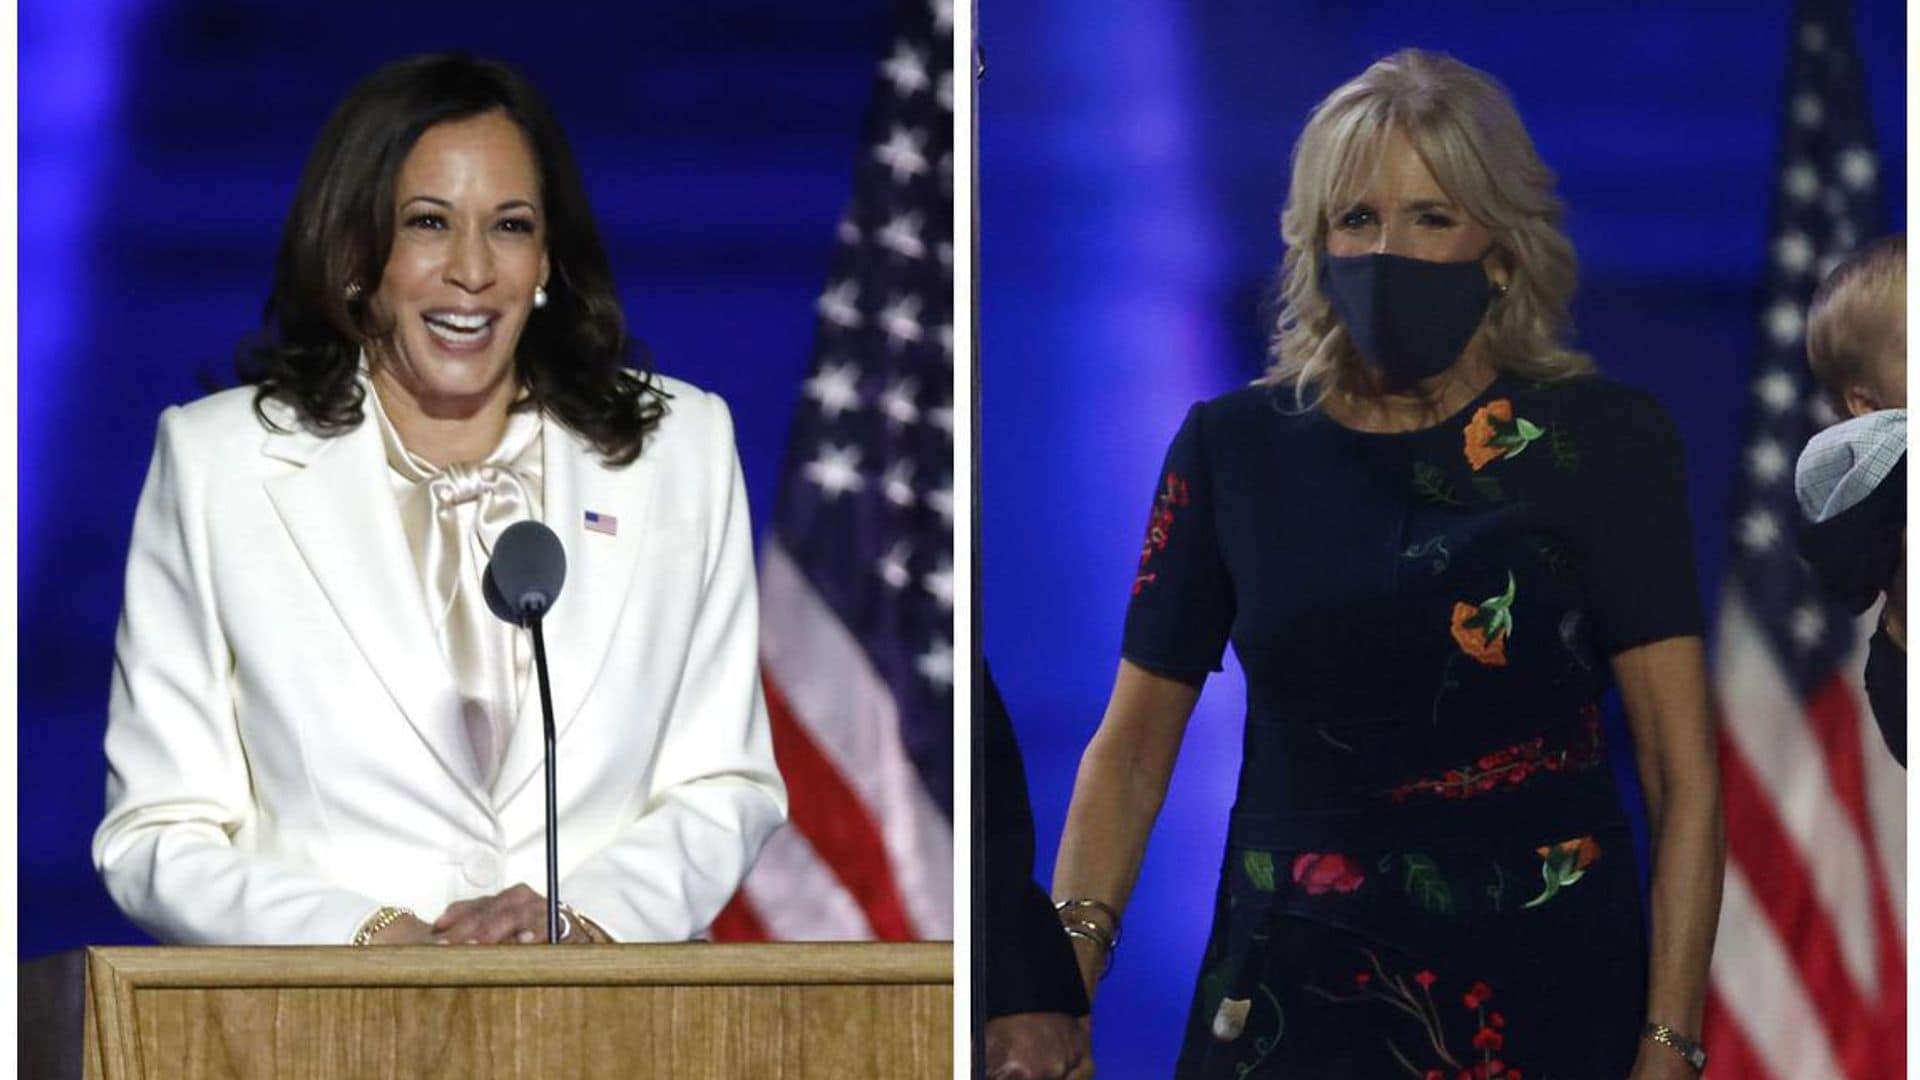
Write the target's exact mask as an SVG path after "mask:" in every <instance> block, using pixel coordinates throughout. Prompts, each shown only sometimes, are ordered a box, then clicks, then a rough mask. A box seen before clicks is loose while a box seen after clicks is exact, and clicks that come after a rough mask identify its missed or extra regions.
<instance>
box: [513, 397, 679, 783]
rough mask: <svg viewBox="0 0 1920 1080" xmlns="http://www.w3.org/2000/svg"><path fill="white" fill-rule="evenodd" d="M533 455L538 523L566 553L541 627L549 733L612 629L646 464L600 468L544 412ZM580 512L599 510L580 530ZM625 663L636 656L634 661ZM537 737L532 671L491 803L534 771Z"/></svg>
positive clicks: (627, 587) (586, 687)
mask: <svg viewBox="0 0 1920 1080" xmlns="http://www.w3.org/2000/svg"><path fill="white" fill-rule="evenodd" d="M541 461H542V466H543V471H544V473H545V478H544V480H543V486H544V488H545V491H544V493H543V495H542V498H541V505H542V506H543V507H544V509H545V518H546V524H547V527H548V528H550V529H552V530H553V531H554V534H555V535H556V536H558V537H559V538H560V546H561V547H562V548H564V549H565V551H566V554H567V580H566V583H565V584H564V585H562V586H561V589H560V599H559V600H557V601H556V602H555V603H554V606H553V611H552V613H551V614H549V615H548V616H547V618H546V621H545V623H544V624H543V627H542V632H543V633H544V634H545V637H546V644H547V668H548V676H549V680H550V683H551V686H552V690H553V720H554V736H555V739H556V740H557V739H558V738H560V737H561V736H564V735H565V734H566V731H567V728H568V727H569V726H571V725H572V723H573V720H574V718H575V717H576V716H578V715H579V713H580V706H581V705H582V704H583V703H584V702H585V701H586V698H587V693H588V691H590V690H591V689H592V688H593V684H594V681H595V680H596V679H597V678H598V677H599V673H600V669H601V667H602V666H603V665H604V664H605V663H606V662H607V660H608V655H607V654H608V651H609V650H610V649H611V647H612V643H613V631H614V627H615V625H616V624H617V623H618V622H619V620H620V613H621V611H622V610H624V609H625V607H626V604H627V598H628V596H629V594H630V593H631V592H632V589H631V584H632V581H633V576H634V573H635V572H636V571H637V569H638V568H639V564H640V559H639V550H640V540H641V537H642V536H643V535H644V533H645V521H646V511H647V504H648V502H649V500H650V499H651V496H652V493H653V481H654V477H653V468H654V466H653V463H652V462H651V461H649V460H647V458H646V457H645V456H644V455H642V457H641V458H640V460H638V461H635V462H634V463H633V464H631V465H627V466H624V467H622V468H620V469H612V468H609V467H607V466H606V465H605V464H604V463H602V462H601V460H600V456H599V452H598V451H597V450H595V449H594V448H593V447H592V445H591V444H589V443H587V442H586V441H585V440H584V439H582V438H580V436H578V435H577V434H575V433H574V432H572V431H571V430H569V429H567V428H566V427H565V426H564V425H562V424H560V423H558V422H557V421H555V420H553V419H552V418H551V417H549V418H548V420H547V430H546V436H545V438H544V439H543V440H542V446H541ZM589 511H592V512H593V513H594V514H596V515H598V516H599V518H600V522H601V527H600V528H598V529H589V528H587V525H586V515H587V513H588V512H589ZM632 660H633V662H635V663H637V662H638V660H639V658H638V657H634V658H632ZM542 742H543V740H542V720H541V716H540V686H539V675H538V673H535V674H534V675H533V677H532V678H530V679H529V680H528V686H527V692H526V695H525V697H523V698H522V699H521V705H520V712H519V715H518V717H517V718H516V719H515V721H514V728H513V735H512V737H511V738H510V739H509V740H508V743H507V754H506V757H505V759H503V760H502V762H501V765H500V773H499V776H498V778H497V779H496V780H495V782H494V799H495V803H496V804H504V803H505V802H506V801H508V800H509V799H511V798H513V796H514V795H515V794H516V793H517V792H518V791H519V790H520V788H521V787H523V786H525V784H526V782H527V781H528V780H530V779H532V777H533V776H534V774H535V773H537V772H538V771H539V770H540V765H541V761H542V760H543V756H544V755H543V745H542Z"/></svg>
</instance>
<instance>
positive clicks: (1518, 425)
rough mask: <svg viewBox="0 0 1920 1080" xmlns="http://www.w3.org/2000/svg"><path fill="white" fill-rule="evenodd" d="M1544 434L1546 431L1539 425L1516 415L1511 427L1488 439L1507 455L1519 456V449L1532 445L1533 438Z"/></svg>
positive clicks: (1511, 456)
mask: <svg viewBox="0 0 1920 1080" xmlns="http://www.w3.org/2000/svg"><path fill="white" fill-rule="evenodd" d="M1544 434H1546V432H1545V431H1543V430H1542V429H1541V427H1540V425H1538V424H1535V423H1532V422H1530V421H1528V420H1526V419H1525V418H1523V417H1518V416H1516V417H1514V418H1513V429H1512V430H1511V431H1503V432H1501V433H1500V434H1498V435H1495V436H1494V437H1493V438H1492V439H1491V440H1490V445H1493V446H1497V447H1499V448H1500V449H1502V450H1504V451H1506V456H1507V457H1510V458H1513V457H1519V456H1520V452H1521V451H1523V450H1525V449H1526V448H1527V447H1528V446H1530V445H1532V443H1533V440H1535V439H1537V438H1539V437H1540V436H1542V435H1544Z"/></svg>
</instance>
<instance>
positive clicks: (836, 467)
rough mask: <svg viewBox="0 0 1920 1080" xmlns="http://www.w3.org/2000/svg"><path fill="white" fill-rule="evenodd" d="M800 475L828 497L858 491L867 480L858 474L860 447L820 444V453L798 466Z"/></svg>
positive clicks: (833, 497)
mask: <svg viewBox="0 0 1920 1080" xmlns="http://www.w3.org/2000/svg"><path fill="white" fill-rule="evenodd" d="M800 469H801V473H802V475H804V476H805V477H806V478H807V479H808V480H810V481H812V482H813V485H814V486H815V487H818V488H819V489H820V493H821V494H822V495H825V496H826V497H827V498H828V499H837V498H839V497H840V496H842V495H845V494H847V493H848V492H853V491H860V490H862V489H864V488H865V487H866V486H867V482H866V480H865V479H863V478H862V477H861V476H860V448H859V447H858V446H834V445H832V444H830V443H822V444H820V455H819V456H818V457H816V458H814V459H813V460H812V461H809V462H807V463H806V464H805V465H802V466H801V467H800Z"/></svg>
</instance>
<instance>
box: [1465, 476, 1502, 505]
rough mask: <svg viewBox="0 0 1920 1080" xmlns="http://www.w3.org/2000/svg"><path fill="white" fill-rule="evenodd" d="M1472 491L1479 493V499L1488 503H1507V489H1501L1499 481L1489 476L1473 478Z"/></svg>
mask: <svg viewBox="0 0 1920 1080" xmlns="http://www.w3.org/2000/svg"><path fill="white" fill-rule="evenodd" d="M1473 490H1475V491H1477V492H1479V493H1480V497H1481V498H1482V499H1485V500H1486V501H1488V502H1496V503H1497V502H1505V501H1507V489H1506V488H1503V487H1501V486H1500V481H1498V480H1495V479H1494V478H1493V477H1491V476H1476V477H1474V478H1473Z"/></svg>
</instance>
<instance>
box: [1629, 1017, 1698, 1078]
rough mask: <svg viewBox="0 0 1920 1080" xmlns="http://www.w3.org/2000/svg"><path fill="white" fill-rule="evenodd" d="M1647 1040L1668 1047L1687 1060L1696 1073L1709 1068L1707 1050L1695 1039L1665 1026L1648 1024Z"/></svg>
mask: <svg viewBox="0 0 1920 1080" xmlns="http://www.w3.org/2000/svg"><path fill="white" fill-rule="evenodd" d="M1644 1034H1645V1035H1646V1037H1647V1038H1649V1039H1652V1040H1653V1041H1654V1042H1657V1043H1659V1044H1660V1045H1661V1046H1664V1047H1667V1048H1668V1049H1670V1050H1672V1051H1673V1052H1674V1053H1676V1054H1679V1055H1680V1056H1681V1057H1682V1058H1685V1059H1686V1062H1687V1064H1689V1065H1691V1066H1693V1071H1694V1072H1696V1073H1697V1072H1703V1071H1705V1070H1706V1067H1707V1048H1706V1047H1704V1046H1701V1045H1700V1043H1699V1042H1698V1041H1696V1040H1694V1039H1689V1038H1687V1037H1686V1036H1685V1035H1682V1034H1680V1033H1679V1032H1677V1031H1675V1030H1673V1029H1672V1028H1670V1027H1668V1026H1667V1025H1665V1024H1648V1025H1647V1030H1646V1031H1645V1032H1644Z"/></svg>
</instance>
